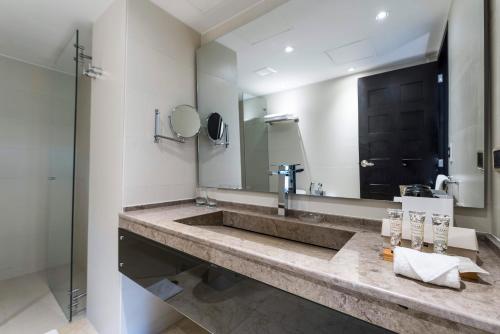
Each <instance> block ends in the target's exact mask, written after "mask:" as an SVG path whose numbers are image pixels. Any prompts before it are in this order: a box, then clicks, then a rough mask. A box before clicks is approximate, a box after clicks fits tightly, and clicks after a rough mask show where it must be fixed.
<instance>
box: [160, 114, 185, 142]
mask: <svg viewBox="0 0 500 334" xmlns="http://www.w3.org/2000/svg"><path fill="white" fill-rule="evenodd" d="M153 137H154V142H155V143H156V144H158V143H159V142H160V139H166V140H171V141H175V142H177V143H185V141H184V138H173V137H167V136H163V135H160V111H159V110H158V109H155V134H154V136H153Z"/></svg>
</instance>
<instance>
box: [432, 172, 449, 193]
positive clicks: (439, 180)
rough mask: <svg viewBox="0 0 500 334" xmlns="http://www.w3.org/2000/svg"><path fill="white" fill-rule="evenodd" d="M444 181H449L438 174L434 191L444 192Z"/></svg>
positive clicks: (446, 177) (444, 176)
mask: <svg viewBox="0 0 500 334" xmlns="http://www.w3.org/2000/svg"><path fill="white" fill-rule="evenodd" d="M446 181H450V179H449V178H448V176H446V175H443V174H439V175H438V176H437V178H436V185H435V187H434V189H435V190H444V185H445V182H446Z"/></svg>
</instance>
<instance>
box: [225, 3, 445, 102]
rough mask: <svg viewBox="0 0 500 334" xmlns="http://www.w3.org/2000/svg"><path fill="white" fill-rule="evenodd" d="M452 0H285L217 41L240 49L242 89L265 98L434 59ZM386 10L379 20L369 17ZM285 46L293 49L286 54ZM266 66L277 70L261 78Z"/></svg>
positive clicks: (239, 75)
mask: <svg viewBox="0 0 500 334" xmlns="http://www.w3.org/2000/svg"><path fill="white" fill-rule="evenodd" d="M451 1H452V0H418V1H415V0H377V1H372V0H291V1H289V2H287V3H285V4H283V5H281V6H280V7H278V8H276V9H274V10H273V11H271V12H269V13H267V14H265V15H263V16H261V17H259V18H258V19H256V20H254V21H252V22H250V23H248V24H246V25H244V26H242V27H240V28H238V29H236V30H234V31H232V32H230V33H229V34H227V35H224V36H222V37H221V38H219V39H218V40H217V41H218V42H220V43H222V44H224V45H225V46H227V47H229V48H231V49H233V50H235V51H236V52H237V54H238V81H239V84H240V87H241V88H242V89H244V90H245V91H246V92H248V93H250V94H253V95H264V94H269V93H273V92H277V91H282V90H286V89H291V88H295V87H299V86H303V85H306V84H310V83H313V82H318V81H323V80H327V79H331V78H335V77H340V76H345V75H348V74H349V72H348V69H349V68H351V67H353V68H355V70H356V72H363V71H367V70H370V69H375V68H380V67H383V66H388V65H389V64H396V63H404V62H409V61H410V60H411V61H415V60H418V59H425V58H428V57H431V58H432V57H433V56H434V57H435V55H436V53H437V52H438V51H439V48H440V45H441V41H442V37H443V32H444V29H445V25H446V20H447V17H448V12H449V9H450V5H451ZM381 10H386V11H388V12H389V17H388V18H387V19H386V20H385V21H384V22H377V21H376V20H375V16H376V15H377V13H378V12H380V11H381ZM287 45H291V46H293V47H294V48H295V51H294V52H293V53H289V54H287V53H285V52H284V48H285V46H287ZM265 67H271V68H273V69H275V70H277V73H275V74H272V75H269V76H266V77H260V76H258V75H256V73H255V71H256V70H259V69H262V68H265Z"/></svg>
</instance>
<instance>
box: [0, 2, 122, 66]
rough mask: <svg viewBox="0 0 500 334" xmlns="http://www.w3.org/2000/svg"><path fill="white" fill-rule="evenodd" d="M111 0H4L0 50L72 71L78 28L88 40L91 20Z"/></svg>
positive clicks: (3, 52)
mask: <svg viewBox="0 0 500 334" xmlns="http://www.w3.org/2000/svg"><path fill="white" fill-rule="evenodd" d="M112 1H113V0H1V1H0V54H3V55H5V56H8V57H12V58H16V59H19V60H23V61H25V62H29V63H32V64H35V65H41V66H45V67H49V68H55V69H57V70H61V71H65V72H72V69H73V68H74V65H72V66H71V67H68V64H70V65H71V64H72V56H73V55H72V53H73V52H74V50H71V48H72V44H73V41H72V39H73V36H74V33H75V30H76V29H80V30H81V35H82V36H81V37H82V38H83V40H84V44H85V43H87V44H88V43H89V41H90V34H91V28H92V23H93V22H94V20H95V19H97V18H98V17H99V15H100V14H101V13H102V12H103V11H104V10H105V9H106V8H107V7H108V6H109V4H110V3H111V2H112ZM68 50H70V51H72V52H70V53H69V54H71V56H70V55H69V54H68ZM68 58H69V59H68Z"/></svg>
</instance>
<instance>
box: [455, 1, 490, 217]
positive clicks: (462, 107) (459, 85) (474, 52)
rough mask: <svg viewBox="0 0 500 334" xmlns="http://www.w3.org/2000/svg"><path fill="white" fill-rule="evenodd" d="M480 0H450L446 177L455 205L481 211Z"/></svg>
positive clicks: (482, 134) (482, 91) (481, 8)
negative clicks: (451, 181)
mask: <svg viewBox="0 0 500 334" xmlns="http://www.w3.org/2000/svg"><path fill="white" fill-rule="evenodd" d="M481 3H482V1H470V0H454V1H453V3H452V6H451V10H450V16H449V22H448V52H449V144H450V147H451V155H452V157H451V159H450V163H449V174H450V175H452V176H453V177H454V178H455V179H456V180H457V181H458V182H459V185H458V186H452V188H453V195H454V197H455V199H456V201H457V205H459V206H465V207H477V208H483V207H484V205H485V203H484V201H485V198H484V194H485V191H484V176H485V175H484V171H481V170H479V169H478V168H477V162H476V161H477V153H478V152H484V151H485V147H484V105H485V104H484V102H485V96H484V74H485V73H484V40H483V39H481V38H478V36H483V31H484V18H483V17H484V7H483V6H482V5H481Z"/></svg>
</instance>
